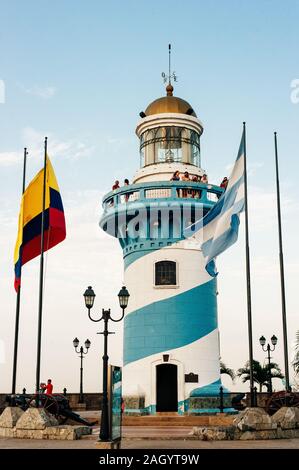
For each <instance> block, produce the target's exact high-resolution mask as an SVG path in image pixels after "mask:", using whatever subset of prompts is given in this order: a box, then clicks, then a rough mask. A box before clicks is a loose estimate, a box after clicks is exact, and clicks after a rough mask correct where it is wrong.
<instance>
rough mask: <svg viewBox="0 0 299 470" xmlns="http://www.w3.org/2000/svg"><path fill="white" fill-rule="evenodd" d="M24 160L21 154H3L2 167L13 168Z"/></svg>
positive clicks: (0, 161)
mask: <svg viewBox="0 0 299 470" xmlns="http://www.w3.org/2000/svg"><path fill="white" fill-rule="evenodd" d="M21 158H22V153H21V152H17V151H16V152H1V153H0V166H12V165H16V164H17V163H19V161H20V160H21Z"/></svg>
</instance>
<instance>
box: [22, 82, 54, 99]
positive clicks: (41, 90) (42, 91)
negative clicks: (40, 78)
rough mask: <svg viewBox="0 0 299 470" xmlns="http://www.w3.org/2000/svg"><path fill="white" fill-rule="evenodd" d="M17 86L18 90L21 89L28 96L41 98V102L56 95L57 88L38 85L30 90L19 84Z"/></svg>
mask: <svg viewBox="0 0 299 470" xmlns="http://www.w3.org/2000/svg"><path fill="white" fill-rule="evenodd" d="M18 86H19V88H21V90H23V91H24V92H25V93H27V94H28V95H32V96H37V97H38V98H42V99H43V100H48V99H50V98H52V97H53V96H54V95H55V94H56V91H57V88H56V87H54V86H44V87H41V86H38V85H34V86H33V87H31V88H26V87H25V86H24V85H22V84H21V83H18Z"/></svg>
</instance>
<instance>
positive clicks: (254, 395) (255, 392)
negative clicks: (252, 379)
mask: <svg viewBox="0 0 299 470" xmlns="http://www.w3.org/2000/svg"><path fill="white" fill-rule="evenodd" d="M253 406H255V407H257V387H254V388H253Z"/></svg>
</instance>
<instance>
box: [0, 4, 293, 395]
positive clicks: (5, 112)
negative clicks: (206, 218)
mask: <svg viewBox="0 0 299 470" xmlns="http://www.w3.org/2000/svg"><path fill="white" fill-rule="evenodd" d="M298 15H299V1H297V0H296V1H295V0H288V1H287V2H284V3H283V2H280V1H277V0H272V1H268V0H253V1H251V2H247V1H242V0H239V1H235V0H225V1H220V0H218V1H216V0H214V1H213V0H211V1H209V2H206V1H202V0H196V1H194V0H186V1H185V2H176V3H175V2H173V3H169V2H166V1H157V0H156V1H152V2H147V1H145V0H139V1H133V0H127V1H120V0H119V1H113V0H112V1H111V2H104V1H96V0H87V1H84V2H83V1H79V0H62V1H61V0H51V1H48V0H40V1H37V0H27V1H26V2H22V1H21V0H19V1H17V0H10V1H3V0H0V296H1V307H0V392H2V393H4V392H8V391H10V387H11V373H12V372H11V370H12V351H13V336H14V322H15V300H16V296H15V292H14V288H13V280H14V273H13V251H14V244H15V239H16V235H17V219H18V211H19V205H20V195H21V184H22V153H23V147H25V146H26V147H27V148H28V151H29V156H28V167H27V182H29V181H30V179H31V178H32V177H33V176H34V175H35V174H36V172H37V171H38V170H39V169H40V168H41V166H42V159H43V139H44V136H48V152H49V155H50V157H51V159H52V163H53V165H54V168H55V172H56V176H57V179H58V182H59V186H60V191H61V195H62V198H63V203H64V208H65V216H66V223H67V238H66V240H65V241H64V242H63V243H61V244H60V245H58V246H57V247H55V248H53V249H52V250H50V251H49V253H48V254H47V257H46V281H45V291H44V315H43V332H42V364H41V377H42V379H43V380H46V379H47V378H49V377H51V378H52V380H53V383H54V391H61V390H62V389H63V388H64V387H66V388H67V389H68V390H69V391H78V389H79V367H80V364H79V359H78V358H77V357H76V355H75V352H74V349H73V345H72V341H73V339H74V338H75V337H76V336H77V337H78V338H79V339H80V341H81V342H84V341H85V340H86V339H87V338H89V339H90V341H91V348H90V351H89V353H88V355H87V356H86V358H85V360H84V380H85V390H86V391H93V392H95V391H97V390H100V389H101V373H102V364H101V357H102V348H103V338H102V336H99V335H97V332H99V331H102V325H101V324H96V323H92V322H91V321H90V320H88V317H87V311H86V308H85V306H84V300H83V296H82V294H83V292H84V291H85V289H86V287H87V286H88V285H92V286H93V288H94V290H95V292H96V294H97V296H96V301H95V307H94V312H93V313H94V315H95V316H96V315H98V316H99V315H100V312H101V309H102V308H109V307H110V308H111V309H112V312H113V314H114V315H115V316H117V315H118V314H119V313H120V312H119V308H118V300H117V293H118V291H119V289H120V287H121V285H122V282H123V263H122V253H121V249H120V247H119V245H118V241H117V240H115V239H113V238H111V237H109V236H108V235H106V234H105V233H103V232H101V230H100V228H99V227H98V221H99V218H100V215H101V199H102V197H103V195H104V194H105V193H106V192H108V191H109V190H110V189H111V185H112V183H113V181H114V180H115V179H120V180H123V179H124V178H129V179H130V180H131V179H132V177H133V175H134V173H135V172H136V171H137V169H138V166H139V155H138V152H139V151H138V139H137V137H136V135H135V128H136V125H137V122H138V121H139V112H140V111H142V110H144V109H145V108H146V107H147V105H148V104H149V103H150V102H151V101H153V100H154V99H156V98H158V97H160V96H163V95H164V93H165V91H164V85H163V81H162V78H161V72H163V71H164V72H167V68H168V62H167V61H168V44H169V43H171V44H172V50H173V55H172V64H173V69H174V70H175V72H176V74H177V76H178V82H177V83H176V84H175V92H174V94H175V95H177V96H180V97H181V98H183V99H185V100H187V101H188V102H190V103H191V105H192V107H193V108H194V110H195V111H196V113H197V116H198V117H199V118H200V119H201V121H202V122H203V125H204V133H203V136H202V139H201V149H202V167H203V168H204V169H205V170H206V171H207V173H208V175H209V181H210V182H212V183H215V184H217V183H219V182H220V181H221V180H222V178H223V176H225V175H228V174H229V170H230V168H231V165H232V164H233V162H234V160H235V158H236V155H237V151H238V146H239V142H240V138H241V131H242V122H243V121H246V123H247V154H248V155H247V156H248V183H249V188H248V191H249V194H248V195H249V202H248V203H249V223H250V250H251V268H252V311H253V344H254V357H255V358H256V359H258V360H260V361H261V362H264V360H265V354H264V353H263V352H262V350H261V347H260V345H259V341H258V338H259V337H260V336H261V335H262V334H263V335H264V336H265V337H266V338H267V340H269V339H270V337H271V336H272V335H273V334H275V335H276V336H277V337H278V344H277V347H276V350H275V352H274V353H273V360H274V361H275V362H278V363H279V364H280V365H281V367H283V337H282V323H281V300H280V280H279V261H278V236H277V222H276V201H275V168H274V145H273V132H274V131H277V132H278V147H279V159H280V176H281V197H282V222H283V240H284V255H285V278H286V295H287V316H288V338H289V353H290V358H291V356H292V354H293V342H294V339H295V334H296V331H297V330H298V329H299V319H298V297H297V288H298V287H297V286H298V276H299V254H298V251H297V239H298V219H299V217H298V216H299V204H298V196H299V194H298V193H299V189H298V184H297V183H298V181H297V180H298V170H299V163H298V162H299V159H298V156H299V155H298V148H299V133H298V124H299V103H298V101H299V99H296V98H297V97H298V96H299V93H298V94H297V95H296V93H295V99H294V92H296V90H294V88H292V86H293V87H294V84H296V83H297V85H298V82H296V80H299V65H298V43H299V30H298ZM217 266H218V271H219V276H218V290H219V296H218V306H219V328H220V341H221V358H222V360H223V361H224V362H225V363H226V364H227V365H228V366H229V367H231V368H233V369H238V368H239V367H242V366H243V365H244V363H245V362H246V360H247V359H248V342H247V316H246V315H247V313H246V279H245V250H244V219H243V218H242V219H241V227H240V233H239V240H238V242H237V243H236V244H235V245H234V246H232V247H231V248H230V249H229V250H228V251H227V252H225V253H224V254H223V255H221V256H220V257H219V259H218V260H217ZM38 268H39V260H38V259H36V260H33V261H32V262H30V263H28V265H26V266H25V267H24V269H23V273H22V274H23V278H22V282H23V284H22V286H23V287H22V307H21V320H20V343H19V363H18V377H17V388H18V389H19V390H21V389H22V388H23V387H26V388H27V390H33V387H34V380H35V364H36V335H37V313H38V312H37V309H38ZM112 331H115V332H116V334H115V335H111V336H109V353H110V359H111V363H114V364H120V363H121V355H122V325H119V324H115V325H113V329H112ZM291 381H293V374H292V371H291ZM223 382H224V384H225V385H227V386H228V387H229V388H231V389H232V390H244V385H243V384H242V383H241V382H240V381H237V382H236V383H235V384H234V385H233V384H231V382H230V379H229V378H226V377H224V378H223ZM246 387H247V386H245V389H246ZM274 388H276V389H279V388H281V382H279V381H274Z"/></svg>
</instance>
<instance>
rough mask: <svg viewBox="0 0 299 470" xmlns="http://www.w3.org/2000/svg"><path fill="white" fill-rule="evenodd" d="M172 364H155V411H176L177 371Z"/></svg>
mask: <svg viewBox="0 0 299 470" xmlns="http://www.w3.org/2000/svg"><path fill="white" fill-rule="evenodd" d="M177 369H178V368H177V366H176V365H174V364H160V365H158V366H156V396H157V404H156V410H157V411H178V371H177Z"/></svg>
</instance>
